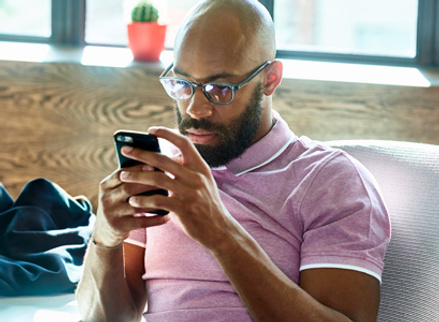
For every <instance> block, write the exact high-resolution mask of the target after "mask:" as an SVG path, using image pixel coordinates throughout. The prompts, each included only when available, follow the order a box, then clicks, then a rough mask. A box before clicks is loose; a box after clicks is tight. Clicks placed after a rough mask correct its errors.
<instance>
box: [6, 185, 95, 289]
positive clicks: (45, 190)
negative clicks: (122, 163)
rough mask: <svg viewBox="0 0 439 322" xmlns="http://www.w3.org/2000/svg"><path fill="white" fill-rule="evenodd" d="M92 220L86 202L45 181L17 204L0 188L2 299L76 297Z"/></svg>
mask: <svg viewBox="0 0 439 322" xmlns="http://www.w3.org/2000/svg"><path fill="white" fill-rule="evenodd" d="M94 219H95V216H94V215H93V213H92V206H91V204H90V202H89V201H88V200H87V199H85V198H81V199H75V198H73V197H71V196H70V195H69V194H67V193H66V192H65V191H64V190H63V189H62V188H61V187H59V186H58V185H57V184H55V183H52V182H50V181H48V180H46V179H36V180H34V181H31V182H29V183H28V184H27V185H26V187H25V188H24V189H23V191H22V192H21V194H20V195H19V197H18V198H17V200H16V201H15V202H14V201H13V199H12V198H11V197H10V196H9V194H8V193H7V191H6V190H5V188H4V187H2V186H0V296H16V295H48V294H55V293H63V292H73V291H74V289H75V287H76V284H77V283H78V281H79V278H80V275H81V273H82V262H83V257H84V254H85V250H86V247H87V244H88V241H89V239H90V236H91V234H92V229H93V225H94Z"/></svg>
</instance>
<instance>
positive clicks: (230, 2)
mask: <svg viewBox="0 0 439 322" xmlns="http://www.w3.org/2000/svg"><path fill="white" fill-rule="evenodd" d="M188 51H189V52H191V53H193V54H196V55H198V56H200V57H198V58H197V59H200V58H206V59H215V60H218V59H221V57H223V59H234V60H238V61H239V60H241V59H250V60H254V61H255V62H257V63H260V62H263V61H264V60H273V59H274V56H275V53H276V46H275V36H274V26H273V22H272V19H271V16H270V14H269V13H268V11H267V10H266V8H265V7H264V6H263V5H262V4H260V3H259V2H258V1H253V0H202V1H200V2H198V4H197V5H196V6H195V7H194V9H193V10H192V11H191V12H190V13H189V15H188V16H187V17H186V19H185V20H184V22H183V24H182V26H181V28H180V30H179V32H178V34H177V37H176V39H175V45H174V54H175V56H176V60H178V58H179V57H180V56H181V55H183V54H185V53H187V52H188Z"/></svg>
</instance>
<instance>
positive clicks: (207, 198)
mask: <svg viewBox="0 0 439 322" xmlns="http://www.w3.org/2000/svg"><path fill="white" fill-rule="evenodd" d="M150 133H151V134H154V135H156V136H157V137H160V138H163V139H165V140H167V141H169V142H171V143H172V144H174V145H175V146H176V147H177V148H178V149H179V150H180V152H181V155H179V156H178V157H175V158H173V159H171V158H169V157H166V156H164V155H160V154H156V153H151V152H148V151H143V150H139V149H132V150H131V151H129V152H127V151H126V150H124V149H123V150H122V153H124V155H125V156H127V157H129V158H132V159H135V160H138V161H141V162H144V163H147V164H149V165H151V166H152V167H157V168H159V169H161V170H163V171H164V173H163V172H155V173H151V172H145V171H129V172H126V173H125V174H126V176H125V175H124V176H122V180H123V182H125V183H131V184H140V185H148V186H156V187H158V188H161V189H165V190H168V191H169V196H168V197H165V196H148V197H145V196H133V197H130V198H129V204H130V205H131V206H133V207H138V208H159V209H166V210H169V211H171V212H173V213H174V214H175V216H176V217H177V218H178V220H179V221H180V223H181V226H182V228H183V230H184V231H185V232H186V234H187V235H189V236H190V237H191V238H193V239H194V240H196V241H198V242H199V243H200V244H202V245H204V246H205V247H207V248H208V249H211V250H212V248H214V247H216V246H217V245H219V242H220V241H222V240H224V236H223V234H224V233H225V231H226V229H225V228H226V227H227V225H228V224H230V223H232V222H234V219H233V217H232V216H231V215H230V214H229V213H228V212H227V210H226V209H225V207H224V205H223V204H222V202H221V199H220V197H219V193H218V189H217V186H216V183H215V181H214V179H213V176H212V174H211V172H210V168H209V166H208V165H207V164H206V163H205V161H204V160H203V159H202V157H201V156H200V155H199V153H198V151H197V150H196V148H195V146H194V145H193V144H192V142H191V141H190V140H189V139H188V138H186V137H184V136H182V135H180V134H177V133H175V132H173V131H171V130H169V129H166V128H161V127H160V128H151V129H150Z"/></svg>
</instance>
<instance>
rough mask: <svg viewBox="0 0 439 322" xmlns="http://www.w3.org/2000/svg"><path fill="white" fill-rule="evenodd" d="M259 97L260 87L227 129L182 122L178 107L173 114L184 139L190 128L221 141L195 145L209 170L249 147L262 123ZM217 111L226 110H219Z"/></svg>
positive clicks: (213, 124) (202, 120)
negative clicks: (205, 132)
mask: <svg viewBox="0 0 439 322" xmlns="http://www.w3.org/2000/svg"><path fill="white" fill-rule="evenodd" d="M262 96H263V88H262V84H261V83H259V84H258V86H257V87H256V89H255V91H254V93H253V95H252V100H251V102H250V104H249V105H247V107H246V108H245V110H244V112H243V113H242V114H241V115H240V116H239V117H238V118H237V119H235V120H234V121H233V122H232V123H231V124H230V125H227V126H226V125H222V124H216V123H213V122H210V121H209V120H207V119H200V120H196V119H192V118H183V116H182V114H181V112H180V110H179V108H178V106H177V107H176V112H175V113H176V118H177V124H178V129H179V131H180V133H181V134H183V135H186V129H189V128H194V129H203V130H207V131H209V132H212V133H215V134H216V135H218V136H219V138H220V140H219V142H218V143H217V144H215V145H207V144H195V147H196V148H197V150H198V152H199V153H200V155H201V156H202V157H203V159H204V160H205V161H206V162H207V164H208V165H209V166H210V167H212V168H215V167H219V166H222V165H226V164H227V163H229V162H230V161H232V160H233V159H235V158H237V157H239V156H241V155H242V154H243V153H244V151H245V150H247V148H248V147H250V146H251V145H252V142H253V139H254V138H255V135H256V131H257V130H258V128H259V125H260V123H261V115H262ZM217 108H226V107H222V106H218V107H217Z"/></svg>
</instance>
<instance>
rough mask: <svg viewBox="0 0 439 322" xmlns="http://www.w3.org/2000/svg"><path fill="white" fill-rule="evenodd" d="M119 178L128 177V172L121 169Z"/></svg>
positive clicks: (124, 178)
mask: <svg viewBox="0 0 439 322" xmlns="http://www.w3.org/2000/svg"><path fill="white" fill-rule="evenodd" d="M120 179H121V180H126V179H128V172H126V171H122V172H121V173H120Z"/></svg>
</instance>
